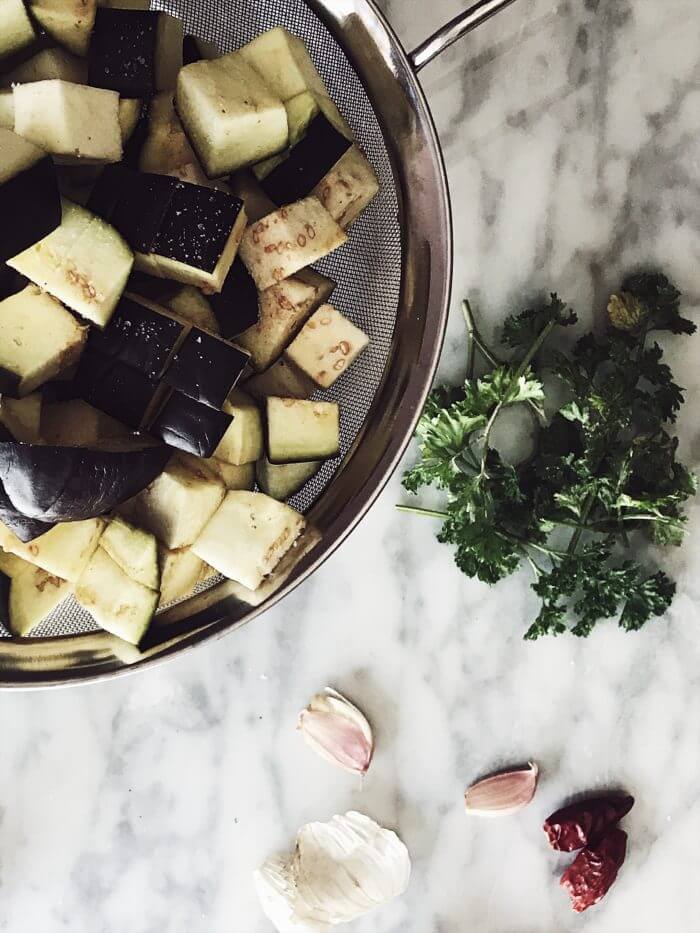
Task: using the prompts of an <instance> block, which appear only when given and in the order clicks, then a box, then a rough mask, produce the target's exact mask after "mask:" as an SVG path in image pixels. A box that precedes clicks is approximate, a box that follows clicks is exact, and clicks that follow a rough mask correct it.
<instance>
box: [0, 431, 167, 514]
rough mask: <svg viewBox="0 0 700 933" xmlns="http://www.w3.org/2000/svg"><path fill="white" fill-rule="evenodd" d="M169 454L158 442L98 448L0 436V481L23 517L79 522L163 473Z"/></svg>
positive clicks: (134, 492)
mask: <svg viewBox="0 0 700 933" xmlns="http://www.w3.org/2000/svg"><path fill="white" fill-rule="evenodd" d="M171 453H172V452H171V451H170V450H168V448H167V447H165V446H162V445H154V446H147V447H146V446H145V447H139V448H136V449H127V450H98V449H94V448H88V447H50V446H42V445H39V444H20V443H17V442H16V441H0V481H1V482H2V484H3V486H4V489H5V494H6V496H7V498H8V500H9V502H10V504H11V505H12V507H13V508H14V509H16V510H17V511H18V512H19V513H20V514H21V515H23V516H25V517H26V518H30V519H37V520H39V521H40V522H71V521H82V520H84V519H86V518H95V517H96V516H98V515H102V514H103V513H104V512H108V511H110V509H113V508H115V507H116V506H117V505H119V504H120V503H122V502H124V501H125V500H126V499H130V498H131V497H132V496H135V495H136V493H138V492H141V490H142V489H144V488H145V487H146V486H148V485H149V483H151V482H153V480H154V479H155V478H156V477H157V476H159V475H160V473H162V471H163V470H164V468H165V465H166V464H167V462H168V460H169V459H170V456H171ZM3 521H4V519H3Z"/></svg>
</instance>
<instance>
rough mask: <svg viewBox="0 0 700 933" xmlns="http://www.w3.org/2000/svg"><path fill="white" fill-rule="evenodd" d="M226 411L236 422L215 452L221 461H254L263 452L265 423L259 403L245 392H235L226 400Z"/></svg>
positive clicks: (235, 464)
mask: <svg viewBox="0 0 700 933" xmlns="http://www.w3.org/2000/svg"><path fill="white" fill-rule="evenodd" d="M224 411H225V412H226V413H227V414H228V415H231V417H232V418H233V423H232V424H231V425H230V427H229V428H228V430H227V431H226V433H225V434H224V436H223V437H222V439H221V442H220V443H219V446H218V447H217V448H216V450H215V451H214V456H215V457H216V459H217V460H222V461H224V462H226V463H231V464H233V465H234V466H241V465H242V464H244V463H252V462H254V461H255V460H257V459H258V458H259V457H260V455H261V454H262V452H263V447H264V439H263V423H262V416H261V414H260V409H259V408H258V406H257V404H256V402H254V401H253V399H252V398H251V397H250V396H249V395H246V394H245V392H238V391H237V392H232V393H231V397H230V398H229V399H228V400H227V401H226V402H224Z"/></svg>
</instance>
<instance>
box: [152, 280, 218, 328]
mask: <svg viewBox="0 0 700 933" xmlns="http://www.w3.org/2000/svg"><path fill="white" fill-rule="evenodd" d="M164 304H165V306H166V307H167V308H168V310H169V311H172V312H173V314H175V315H177V317H179V318H180V320H183V321H186V322H187V323H188V324H194V326H195V327H200V328H201V329H202V330H208V331H209V333H211V334H220V333H221V331H220V330H219V322H218V321H217V319H216V315H215V314H214V311H213V309H212V306H211V302H210V301H209V299H208V298H207V297H206V296H205V295H203V294H202V293H201V292H200V290H199V289H198V288H195V287H194V285H180V286H179V287H178V288H177V291H176V292H175V293H174V294H173V295H172V296H171V297H169V298H168V299H167V300H165V301H164Z"/></svg>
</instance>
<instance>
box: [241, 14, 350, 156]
mask: <svg viewBox="0 0 700 933" xmlns="http://www.w3.org/2000/svg"><path fill="white" fill-rule="evenodd" d="M240 54H241V55H242V56H243V58H244V59H245V60H246V61H247V62H248V64H249V65H251V66H252V67H253V68H254V69H255V70H256V71H257V72H258V74H259V75H260V76H261V77H262V79H263V81H265V83H266V84H267V85H268V87H269V88H270V89H271V90H272V92H273V93H274V94H277V96H278V97H279V98H280V100H283V101H285V102H287V101H290V100H292V99H293V98H294V97H296V96H297V95H299V94H303V93H304V92H308V93H310V94H311V95H312V96H313V97H314V99H315V100H316V102H317V104H318V106H319V108H320V109H321V110H322V112H324V113H325V114H326V115H327V117H328V119H329V120H330V121H331V122H332V123H333V124H334V125H335V126H336V127H337V129H338V130H339V131H340V132H342V133H344V134H345V135H346V136H347V137H348V139H351V138H352V131H351V130H350V128H349V127H348V125H347V123H346V122H345V120H344V118H343V117H342V115H341V113H340V111H339V110H338V108H337V107H336V105H335V104H334V103H333V101H332V100H331V98H330V96H329V94H328V89H327V87H326V85H325V82H324V81H323V78H322V77H321V75H320V74H319V73H318V69H317V68H316V66H315V65H314V63H313V60H312V59H311V56H310V55H309V51H308V49H307V48H306V46H305V45H304V43H303V42H302V40H301V39H299V37H298V36H295V35H294V34H293V33H291V32H289V30H288V29H285V28H284V27H283V26H277V27H275V28H274V29H269V30H268V31H267V32H264V33H262V34H261V35H259V36H257V37H256V38H255V39H253V41H252V42H249V43H248V44H247V45H244V46H243V48H242V49H241V50H240Z"/></svg>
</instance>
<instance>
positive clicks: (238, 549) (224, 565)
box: [192, 492, 305, 590]
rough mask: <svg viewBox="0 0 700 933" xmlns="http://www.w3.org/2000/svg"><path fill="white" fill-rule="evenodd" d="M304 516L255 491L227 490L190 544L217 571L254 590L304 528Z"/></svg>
mask: <svg viewBox="0 0 700 933" xmlns="http://www.w3.org/2000/svg"><path fill="white" fill-rule="evenodd" d="M304 525H305V522H304V517H303V515H300V514H299V513H298V512H295V511H294V509H291V508H289V506H287V505H283V504H282V503H280V502H277V501H276V500H275V499H271V498H270V497H269V496H265V495H263V494H262V493H258V492H229V493H227V494H226V498H225V499H224V501H223V503H222V504H221V506H220V507H219V509H218V510H217V511H216V512H215V513H214V516H213V518H212V519H211V520H210V521H209V523H208V524H207V526H206V527H205V529H204V531H203V532H202V533H201V535H200V536H199V538H198V539H197V540H196V541H195V543H194V544H193V546H192V550H193V551H194V553H195V554H196V555H197V556H198V557H201V559H202V560H203V561H206V563H208V564H210V565H211V566H212V567H213V568H214V569H215V570H218V571H219V573H222V574H223V575H224V576H225V577H228V578H229V579H231V580H236V581H237V582H238V583H242V584H243V585H244V586H247V587H249V588H250V589H252V590H254V589H257V587H258V586H260V584H261V583H262V581H263V580H264V579H265V577H266V576H267V575H268V574H269V573H271V572H272V571H273V570H274V569H275V567H276V566H277V564H278V563H279V562H280V560H281V559H282V557H284V555H285V554H286V553H287V551H288V550H289V549H290V548H291V547H292V546H293V544H294V542H295V541H296V539H297V538H298V537H299V535H300V534H301V532H302V531H303V529H304Z"/></svg>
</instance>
